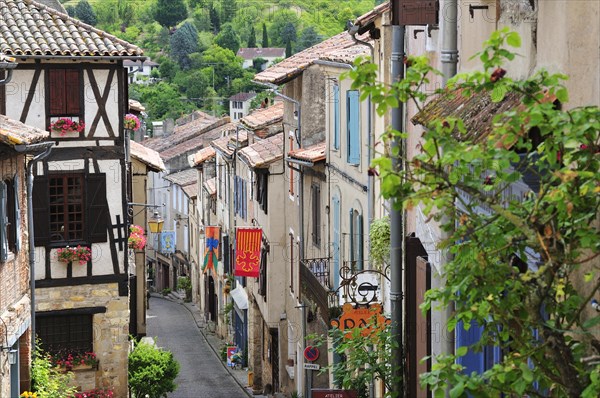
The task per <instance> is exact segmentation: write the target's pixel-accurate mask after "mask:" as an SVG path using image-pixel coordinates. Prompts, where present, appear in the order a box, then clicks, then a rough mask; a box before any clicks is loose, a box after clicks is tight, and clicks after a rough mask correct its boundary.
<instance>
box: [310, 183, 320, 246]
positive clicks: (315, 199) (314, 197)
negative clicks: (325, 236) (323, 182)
mask: <svg viewBox="0 0 600 398" xmlns="http://www.w3.org/2000/svg"><path fill="white" fill-rule="evenodd" d="M310 197H311V207H312V233H311V235H312V243H313V245H315V246H317V247H320V246H321V187H320V186H319V185H318V184H314V183H313V184H312V185H311V186H310Z"/></svg>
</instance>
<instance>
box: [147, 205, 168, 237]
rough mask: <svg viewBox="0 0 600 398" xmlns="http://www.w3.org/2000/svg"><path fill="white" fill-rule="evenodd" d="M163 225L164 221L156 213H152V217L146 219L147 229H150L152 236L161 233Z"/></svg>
mask: <svg viewBox="0 0 600 398" xmlns="http://www.w3.org/2000/svg"><path fill="white" fill-rule="evenodd" d="M164 223H165V221H164V220H163V219H162V217H161V216H160V215H159V214H158V212H157V211H154V214H153V215H152V217H150V218H149V219H148V228H149V229H150V232H152V233H153V234H160V233H161V232H162V229H163V224H164Z"/></svg>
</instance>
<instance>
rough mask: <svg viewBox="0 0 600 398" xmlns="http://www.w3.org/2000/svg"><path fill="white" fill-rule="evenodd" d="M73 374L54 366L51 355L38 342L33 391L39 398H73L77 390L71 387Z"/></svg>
mask: <svg viewBox="0 0 600 398" xmlns="http://www.w3.org/2000/svg"><path fill="white" fill-rule="evenodd" d="M72 377H73V373H71V372H66V373H65V372H63V371H62V370H61V369H59V368H57V367H55V366H54V365H53V364H52V360H51V358H50V355H49V354H48V353H46V352H45V351H44V350H43V349H42V347H41V344H40V341H39V340H37V341H36V346H35V356H34V357H33V362H32V364H31V389H32V391H34V392H37V394H38V396H39V397H44V398H64V397H70V396H72V395H73V394H74V393H75V392H76V391H77V389H76V388H75V387H72V386H71V385H70V383H71V378H72Z"/></svg>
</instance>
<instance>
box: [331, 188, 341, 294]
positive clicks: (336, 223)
mask: <svg viewBox="0 0 600 398" xmlns="http://www.w3.org/2000/svg"><path fill="white" fill-rule="evenodd" d="M332 202H333V288H334V289H337V288H338V287H339V285H340V218H341V214H340V198H338V197H337V196H334V197H333V199H332Z"/></svg>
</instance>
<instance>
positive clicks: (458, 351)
mask: <svg viewBox="0 0 600 398" xmlns="http://www.w3.org/2000/svg"><path fill="white" fill-rule="evenodd" d="M467 351H469V347H467V346H464V345H463V346H461V347H458V348H457V349H456V356H457V357H464V356H465V355H467Z"/></svg>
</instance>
